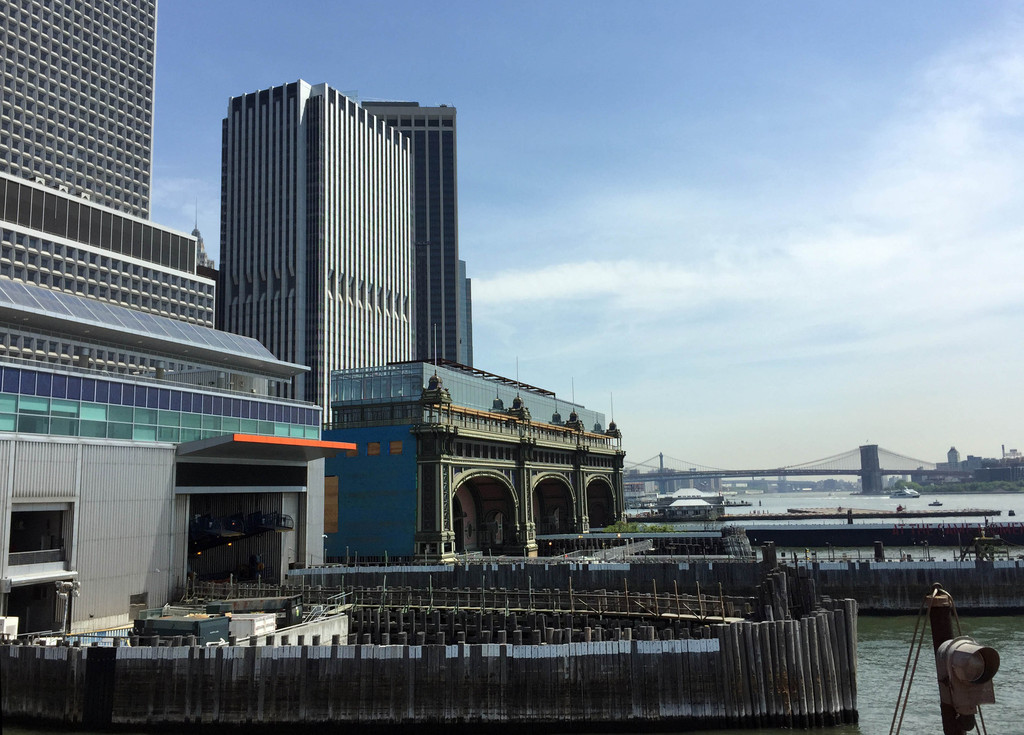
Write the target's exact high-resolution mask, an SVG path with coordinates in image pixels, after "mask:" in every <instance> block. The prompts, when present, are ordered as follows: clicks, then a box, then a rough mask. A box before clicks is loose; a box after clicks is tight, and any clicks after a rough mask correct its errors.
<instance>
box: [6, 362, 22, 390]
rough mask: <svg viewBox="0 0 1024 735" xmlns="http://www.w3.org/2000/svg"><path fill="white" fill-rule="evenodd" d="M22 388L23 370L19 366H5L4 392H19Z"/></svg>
mask: <svg viewBox="0 0 1024 735" xmlns="http://www.w3.org/2000/svg"><path fill="white" fill-rule="evenodd" d="M20 388H21V371H20V370H18V368H4V393H17V392H18V390H19V389H20Z"/></svg>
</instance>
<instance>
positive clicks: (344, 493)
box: [323, 425, 416, 557]
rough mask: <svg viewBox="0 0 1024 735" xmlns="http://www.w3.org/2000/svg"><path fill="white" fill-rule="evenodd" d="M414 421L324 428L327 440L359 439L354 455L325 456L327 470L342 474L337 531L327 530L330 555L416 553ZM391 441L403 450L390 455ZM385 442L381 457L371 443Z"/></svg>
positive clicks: (339, 485)
mask: <svg viewBox="0 0 1024 735" xmlns="http://www.w3.org/2000/svg"><path fill="white" fill-rule="evenodd" d="M410 428H411V427H410V426H409V425H404V426H379V427H371V428H365V429H335V430H331V431H325V432H323V439H324V440H325V441H339V442H354V443H355V444H356V446H357V447H358V454H357V456H355V457H346V456H343V455H338V456H336V457H334V458H332V459H328V460H326V463H325V469H324V474H326V475H337V477H338V532H337V533H329V534H327V542H326V546H325V550H326V552H327V556H329V557H331V556H333V557H344V556H345V549H346V547H348V553H349V555H350V556H352V555H355V554H357V553H358V554H359V556H383V555H384V554H385V553H387V554H388V555H389V556H412V555H413V553H414V552H415V547H414V536H415V534H416V438H415V437H414V436H413V435H412V433H411V432H410V431H409V429H410ZM392 441H400V442H402V453H401V454H397V455H395V454H391V453H390V451H389V450H390V444H391V442H392ZM370 442H380V454H379V455H378V456H373V457H371V456H368V455H367V445H368V444H369V443H370Z"/></svg>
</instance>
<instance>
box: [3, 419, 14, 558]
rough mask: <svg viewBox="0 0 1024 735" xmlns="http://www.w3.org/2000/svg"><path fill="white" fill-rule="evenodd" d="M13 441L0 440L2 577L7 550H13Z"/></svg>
mask: <svg viewBox="0 0 1024 735" xmlns="http://www.w3.org/2000/svg"><path fill="white" fill-rule="evenodd" d="M13 452H14V440H13V439H0V576H3V577H6V576H7V550H8V549H9V548H11V527H10V525H11V512H10V508H11V490H12V488H11V485H12V484H13V482H12V478H11V476H10V475H11V454H12V453H13Z"/></svg>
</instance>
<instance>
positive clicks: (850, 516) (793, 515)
mask: <svg viewBox="0 0 1024 735" xmlns="http://www.w3.org/2000/svg"><path fill="white" fill-rule="evenodd" d="M999 515H1002V511H1001V510H985V509H980V508H968V509H965V510H945V511H943V510H942V509H941V508H936V509H934V510H906V509H903V510H879V509H867V508H843V507H839V508H836V509H835V510H832V509H831V508H789V509H788V510H786V512H785V513H754V512H751V513H726V514H724V515H720V516H719V517H718V519H719V520H720V521H801V520H822V521H824V520H849V521H850V522H851V523H852V522H853V520H867V519H876V518H881V519H897V520H899V519H907V518H954V517H955V518H994V517H996V516H999Z"/></svg>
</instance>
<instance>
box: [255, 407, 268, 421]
mask: <svg viewBox="0 0 1024 735" xmlns="http://www.w3.org/2000/svg"><path fill="white" fill-rule="evenodd" d="M259 406H260V408H259V411H258V413H257V416H256V418H258V419H259V420H260V421H266V420H267V404H266V403H260V404H259Z"/></svg>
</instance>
